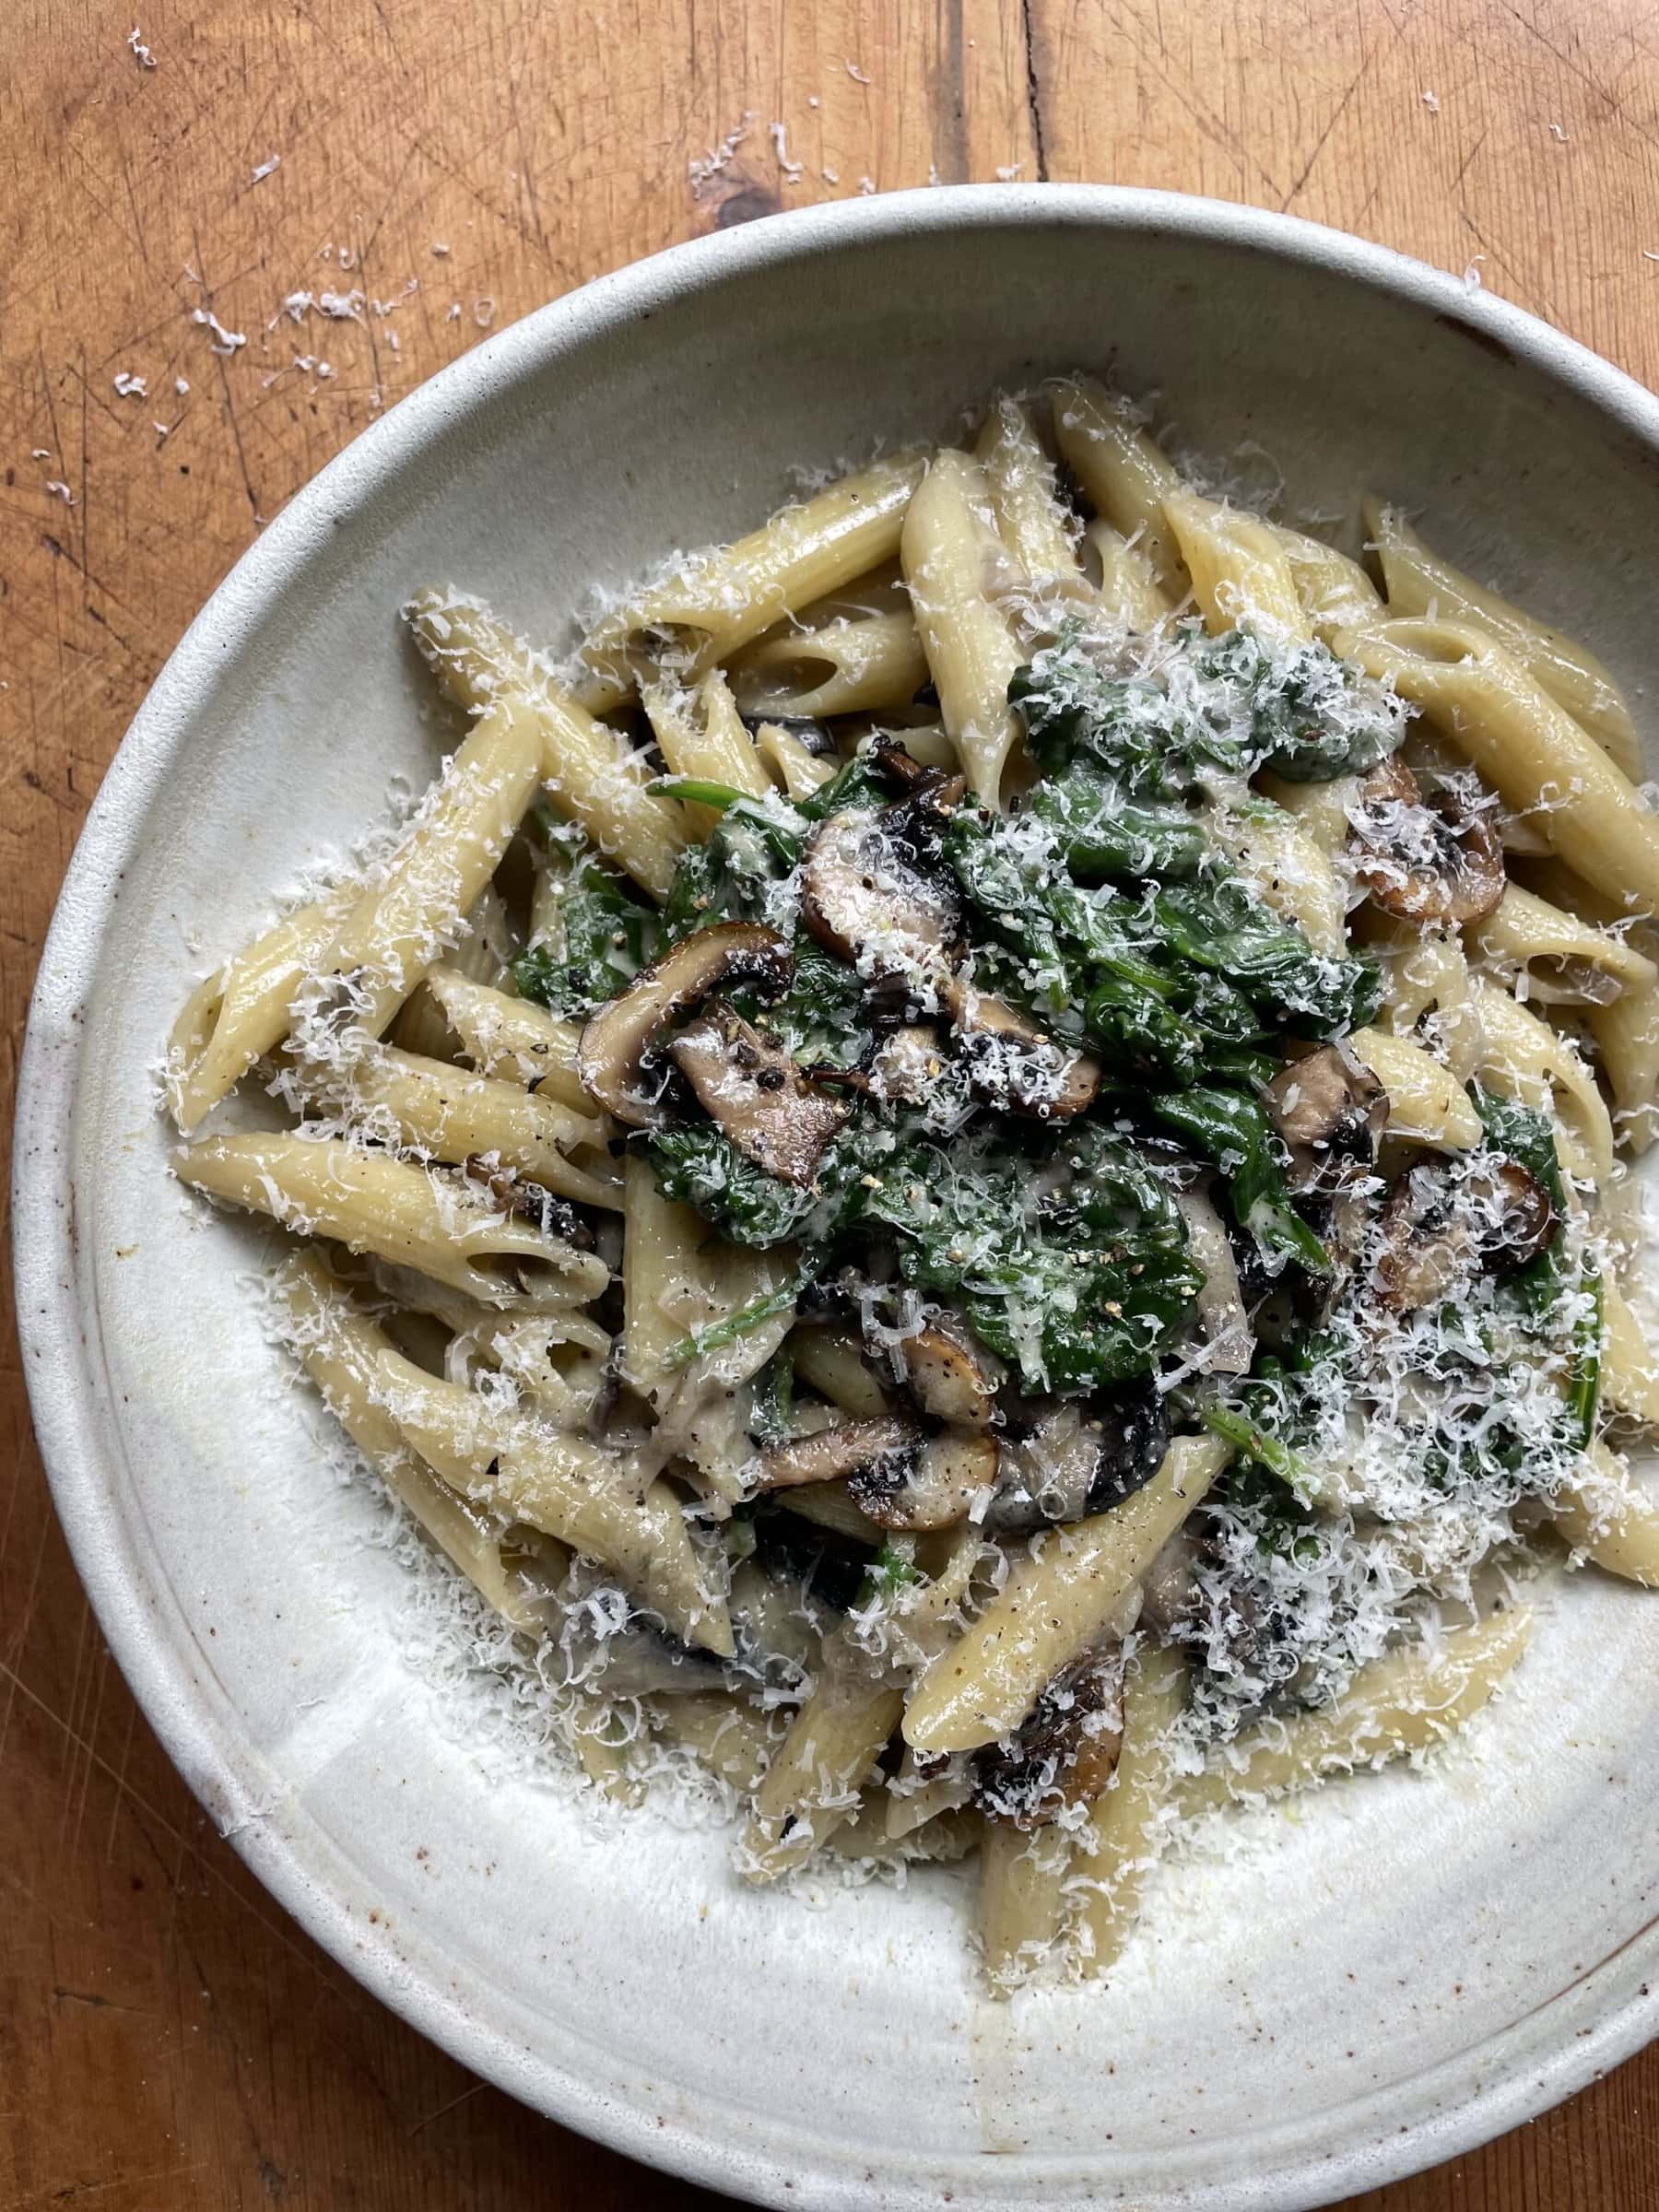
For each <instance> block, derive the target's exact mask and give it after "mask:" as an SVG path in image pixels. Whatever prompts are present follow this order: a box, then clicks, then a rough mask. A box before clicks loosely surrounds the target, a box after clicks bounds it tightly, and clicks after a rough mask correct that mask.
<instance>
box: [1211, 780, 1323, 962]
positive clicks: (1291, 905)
mask: <svg viewBox="0 0 1659 2212" xmlns="http://www.w3.org/2000/svg"><path fill="white" fill-rule="evenodd" d="M1206 829H1207V830H1208V833H1209V838H1210V841H1211V843H1212V844H1214V845H1215V846H1216V847H1217V849H1218V851H1219V852H1222V853H1226V854H1227V855H1228V857H1229V858H1230V860H1232V861H1233V862H1235V863H1236V865H1238V867H1239V869H1240V870H1241V873H1242V874H1243V875H1244V876H1246V877H1248V878H1249V880H1250V881H1251V882H1252V883H1253V885H1254V886H1255V888H1256V889H1257V890H1258V891H1259V892H1260V893H1261V895H1262V898H1263V900H1265V903H1266V904H1267V905H1268V906H1270V907H1272V908H1273V910H1274V912H1276V913H1279V914H1283V915H1284V917H1285V919H1286V920H1287V921H1288V922H1294V923H1295V924H1297V926H1298V928H1299V929H1300V930H1301V931H1302V932H1303V934H1304V935H1306V937H1307V938H1308V941H1309V943H1310V944H1312V947H1313V948H1314V950H1315V951H1316V952H1324V953H1328V954H1330V955H1331V956H1332V957H1333V958H1334V959H1340V958H1341V957H1342V955H1343V954H1344V953H1345V952H1346V951H1347V900H1346V899H1345V898H1344V896H1343V890H1342V886H1341V884H1340V883H1339V882H1338V881H1337V879H1336V871H1335V868H1334V867H1333V865H1332V864H1331V857H1330V854H1329V853H1327V852H1326V851H1325V849H1324V846H1323V845H1322V844H1321V842H1320V841H1319V840H1318V838H1317V837H1314V836H1312V835H1311V834H1310V832H1309V831H1308V830H1306V829H1305V828H1304V827H1303V825H1302V823H1301V821H1300V819H1299V818H1298V817H1297V816H1296V815H1294V814H1291V813H1288V812H1287V811H1286V809H1285V808H1283V807H1282V806H1275V805H1274V803H1273V802H1272V800H1270V799H1265V798H1261V797H1258V796H1256V795H1254V794H1252V795H1251V796H1250V797H1249V798H1248V799H1247V800H1246V802H1245V804H1244V805H1242V806H1216V807H1213V808H1211V809H1210V811H1209V813H1208V814H1207V815H1206Z"/></svg>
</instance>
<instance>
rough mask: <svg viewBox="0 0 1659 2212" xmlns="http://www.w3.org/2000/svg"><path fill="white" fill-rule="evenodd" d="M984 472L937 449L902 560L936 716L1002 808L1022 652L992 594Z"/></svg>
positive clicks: (995, 553)
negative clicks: (1012, 699)
mask: <svg viewBox="0 0 1659 2212" xmlns="http://www.w3.org/2000/svg"><path fill="white" fill-rule="evenodd" d="M987 516H988V494H987V492H986V488H985V481H984V477H982V475H981V473H980V471H979V469H978V468H977V467H976V466H975V465H974V464H973V463H972V462H971V461H970V460H968V459H967V457H966V456H965V455H964V454H961V453H951V452H948V451H947V452H945V453H935V456H934V459H933V463H932V465H931V466H930V467H929V469H928V472H927V475H926V476H925V477H924V479H923V481H922V483H921V485H920V486H919V487H918V488H917V491H916V495H915V497H914V499H913V500H912V501H911V504H910V512H908V513H907V514H906V516H905V518H904V535H903V538H902V540H901V541H900V559H902V561H903V563H904V576H905V582H907V583H908V584H909V586H910V592H911V605H912V609H913V611H914V614H915V620H916V628H917V630H918V631H919V632H920V634H921V639H922V643H923V647H924V651H925V653H926V654H927V665H928V667H929V668H930V669H931V671H932V673H933V680H934V683H935V686H936V688H937V690H938V694H939V712H940V715H941V717H942V719H943V721H944V724H945V727H946V730H947V732H948V734H949V736H950V740H951V743H952V744H953V745H954V746H955V747H956V750H957V754H958V757H959V759H960V761H961V765H962V771H963V773H964V774H965V775H966V776H967V778H968V782H969V784H970V786H971V789H972V791H973V792H974V794H975V795H976V796H977V797H979V798H981V799H982V800H983V801H984V802H985V804H986V805H987V806H997V805H998V804H999V802H1000V798H1001V793H1002V782H1003V774H1004V771H1005V770H1006V766H1007V762H1008V756H1009V754H1010V753H1011V752H1012V751H1013V750H1014V747H1015V746H1016V745H1017V743H1018V736H1019V730H1018V723H1017V722H1016V720H1015V717H1014V711H1013V709H1012V708H1011V707H1010V706H1009V704H1008V685H1009V683H1010V681H1011V680H1012V678H1013V676H1014V672H1015V670H1016V669H1017V668H1018V666H1019V665H1020V663H1021V661H1022V659H1023V658H1024V656H1023V654H1022V653H1020V650H1019V648H1018V645H1017V644H1016V643H1015V641H1014V635H1013V632H1012V631H1011V630H1010V629H1009V628H1008V625H1007V623H1006V620H1005V619H1004V618H1003V616H1002V613H1001V611H1000V609H999V608H998V606H996V604H995V601H994V598H993V597H992V595H991V585H992V582H993V580H994V576H995V573H996V567H997V563H998V561H999V560H1000V559H1001V553H1000V548H999V547H998V545H997V542H996V539H995V536H994V533H993V530H992V527H991V524H990V522H989V520H988V519H987Z"/></svg>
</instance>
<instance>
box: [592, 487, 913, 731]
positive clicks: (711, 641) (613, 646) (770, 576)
mask: <svg viewBox="0 0 1659 2212" xmlns="http://www.w3.org/2000/svg"><path fill="white" fill-rule="evenodd" d="M923 468H924V463H923V462H922V460H921V459H920V458H919V457H916V456H913V455H911V454H906V453H898V454H895V455H893V456H892V458H891V459H889V460H886V461H877V462H874V463H872V465H870V466H869V467H868V468H865V469H861V470H859V471H858V473H857V474H856V475H854V476H851V477H843V478H842V479H841V482H840V483H839V484H831V485H830V487H829V488H828V489H827V490H824V491H820V492H816V493H815V494H814V495H813V496H812V497H811V498H810V499H807V500H802V501H801V502H800V504H799V505H798V506H793V507H784V508H781V509H780V510H779V512H777V513H776V514H774V515H773V516H772V518H771V521H770V522H768V523H764V524H762V525H761V527H760V528H759V530H755V531H751V532H750V534H749V535H748V536H747V537H743V538H739V539H738V541H737V543H736V544H735V545H733V546H724V547H717V548H715V549H714V550H712V551H710V552H707V553H703V554H698V555H692V556H690V557H689V558H688V559H685V560H683V561H682V562H681V563H680V565H679V566H678V567H677V569H676V570H675V571H674V572H673V573H672V574H670V575H669V576H667V577H665V579H664V580H663V581H662V582H659V583H655V584H653V585H651V586H650V587H649V588H648V589H647V590H645V591H644V592H642V593H641V594H639V596H638V597H637V598H634V599H632V600H629V601H628V602H626V603H625V604H624V605H623V606H619V607H618V608H617V609H616V611H615V612H614V613H612V614H609V615H606V617H605V618H604V619H603V620H602V621H600V622H598V623H597V624H595V626H594V629H592V630H591V631H590V632H589V634H588V637H587V640H586V641H585V642H584V644H583V645H582V659H583V661H584V662H585V663H586V664H587V665H588V667H589V668H590V669H591V670H592V671H593V676H592V678H591V680H590V681H589V682H588V683H587V684H586V685H584V687H583V692H582V697H583V703H584V704H585V705H586V707H587V709H588V711H589V712H590V713H595V714H602V713H606V712H609V710H610V709H611V708H612V707H615V706H618V705H619V704H620V703H621V702H622V700H625V699H627V698H628V697H629V695H630V694H631V693H632V691H633V690H634V688H635V687H636V684H637V682H638V677H639V670H640V659H641V646H642V645H643V644H644V643H645V642H646V641H649V639H650V638H651V637H653V635H657V636H666V637H668V638H671V639H674V640H676V641H679V642H680V643H681V644H682V645H683V646H684V647H685V648H686V649H687V658H688V662H689V667H688V673H699V674H700V673H701V672H702V670H704V669H705V668H707V667H709V666H711V665H712V664H713V663H714V662H716V661H725V660H729V659H730V658H731V656H732V654H734V653H735V652H737V650H738V649H739V647H741V646H744V645H747V643H748V641H749V640H750V639H751V638H757V637H759V634H760V632H761V631H762V630H766V629H771V627H772V625H773V624H774V623H775V622H779V621H782V619H783V618H784V617H785V616H788V615H793V614H796V613H798V612H799V611H800V610H801V608H803V607H805V606H810V605H811V604H812V602H813V601H814V600H817V599H823V598H826V597H828V596H829V594H830V593H832V592H840V591H843V590H845V589H846V587H847V586H848V585H849V584H851V583H854V582H857V580H858V578H859V577H861V576H865V575H867V574H868V573H869V571H871V570H872V569H878V568H879V567H880V566H881V564H882V563H883V561H887V560H891V559H892V558H893V556H894V554H895V553H897V552H898V550H899V535H900V530H901V529H902V528H903V524H904V517H905V511H906V510H907V508H908V507H909V505H910V500H911V494H912V492H913V491H914V490H915V488H916V486H917V484H918V483H919V482H920V481H921V478H922V472H923Z"/></svg>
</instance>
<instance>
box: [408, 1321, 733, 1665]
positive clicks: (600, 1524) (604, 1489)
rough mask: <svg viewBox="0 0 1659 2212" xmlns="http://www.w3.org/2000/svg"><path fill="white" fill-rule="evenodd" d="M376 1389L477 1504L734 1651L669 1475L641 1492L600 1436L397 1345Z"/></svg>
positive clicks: (693, 1633) (679, 1625) (428, 1456)
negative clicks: (532, 1414) (496, 1395)
mask: <svg viewBox="0 0 1659 2212" xmlns="http://www.w3.org/2000/svg"><path fill="white" fill-rule="evenodd" d="M374 1387H375V1391H376V1394H377V1395H378V1396H379V1398H380V1401H381V1403H382V1405H383V1406H384V1407H385V1409H386V1411H387V1413H388V1414H390V1416H391V1417H392V1418H393V1420H394V1421H395V1422H396V1424H397V1428H398V1432H399V1433H400V1435H401V1436H402V1437H403V1439H404V1441H406V1443H407V1444H408V1445H409V1446H410V1448H411V1449H412V1450H414V1451H416V1452H418V1453H419V1454H420V1456H421V1458H422V1459H424V1460H425V1461H426V1463H427V1465H429V1466H430V1467H431V1468H432V1469H433V1470H434V1471H435V1472H436V1473H437V1474H439V1475H441V1476H442V1477H443V1478H444V1479H445V1480H446V1481H447V1482H450V1483H452V1484H453V1486H454V1487H455V1488H457V1489H460V1490H464V1491H465V1494H466V1495H467V1496H468V1497H469V1498H471V1499H472V1500H474V1502H475V1503H477V1504H480V1505H483V1506H486V1507H488V1509H489V1510H490V1511H491V1512H499V1513H500V1515H501V1516H502V1517H503V1518H504V1519H506V1520H509V1521H522V1522H524V1523H525V1524H527V1525H528V1526H529V1527H531V1528H537V1529H543V1530H545V1531H546V1532H547V1535H551V1536H557V1537H558V1538H559V1541H560V1542H561V1543H564V1544H568V1545H569V1546H570V1547H571V1549H572V1550H573V1551H580V1552H584V1553H586V1554H587V1556H588V1557H589V1558H590V1559H599V1560H602V1561H603V1562H604V1563H605V1564H606V1566H609V1567H614V1568H615V1569H616V1571H617V1572H618V1574H619V1575H620V1576H621V1577H622V1578H623V1580H624V1582H625V1583H627V1584H628V1586H629V1590H630V1591H631V1592H632V1593H633V1594H634V1595H635V1596H636V1597H638V1598H641V1599H642V1600H643V1602H644V1603H645V1605H646V1606H648V1607H649V1608H650V1609H651V1610H652V1611H653V1612H656V1613H660V1614H661V1615H662V1617H663V1619H664V1620H665V1622H666V1624H667V1626H668V1627H669V1628H670V1629H671V1630H673V1632H674V1634H675V1635H677V1636H679V1637H682V1638H683V1639H684V1640H685V1641H687V1642H688V1643H695V1644H698V1645H700V1646H701V1648H702V1649H703V1650H705V1651H711V1652H713V1653H716V1655H717V1656H719V1657H721V1658H725V1659H729V1658H730V1657H731V1656H732V1653H733V1651H734V1649H735V1646H734V1644H733V1641H732V1629H731V1622H730V1620H729V1619H728V1618H727V1615H726V1607H725V1600H724V1597H723V1596H720V1595H719V1594H716V1593H714V1592H712V1591H711V1590H710V1589H709V1588H708V1586H707V1583H706V1580H705V1577H704V1572H703V1568H702V1564H701V1562H700V1559H699V1556H698V1552H697V1547H696V1546H695V1545H694V1544H693V1543H692V1541H691V1538H690V1535H689V1534H688V1530H687V1527H686V1518H685V1514H684V1513H683V1512H682V1511H681V1509H680V1504H679V1500H677V1498H676V1497H675V1495H674V1493H673V1491H672V1490H671V1489H670V1488H668V1486H667V1484H666V1483H665V1482H654V1483H653V1484H652V1485H651V1487H650V1488H649V1489H648V1490H647V1491H646V1493H645V1496H644V1498H643V1500H640V1501H638V1502H636V1500H634V1498H633V1497H632V1496H631V1495H630V1494H629V1489H628V1487H627V1475H626V1470H625V1469H623V1468H622V1467H621V1466H620V1465H619V1464H618V1462H617V1461H616V1460H614V1459H613V1458H611V1457H610V1456H609V1455H608V1454H606V1453H604V1452H601V1451H600V1450H599V1448H598V1446H597V1445H596V1444H590V1443H587V1442H584V1441H583V1440H582V1438H580V1437H575V1436H567V1435H564V1434H563V1433H562V1432H561V1431H559V1430H556V1429H550V1428H548V1427H547V1425H546V1424H545V1423H543V1422H540V1421H535V1420H532V1419H530V1418H526V1417H525V1416H524V1414H522V1413H513V1412H507V1411H504V1410H502V1409H501V1408H500V1406H498V1405H496V1404H494V1403H492V1402H491V1401H489V1400H487V1399H485V1398H483V1397H480V1396H479V1395H478V1394H477V1392H476V1391H470V1390H467V1389H465V1388H464V1387H463V1386H462V1385H461V1384H460V1383H456V1382H441V1381H440V1380H439V1378H438V1377H437V1376H435V1375H429V1374H428V1373H427V1372H426V1371H425V1369H424V1368H418V1367H417V1366H416V1365H415V1364H414V1362H413V1361H412V1360H409V1359H405V1358H404V1357H403V1355H402V1354H401V1353H399V1352H392V1351H388V1352H382V1354H381V1356H380V1358H379V1359H377V1360H376V1362H375V1371H374Z"/></svg>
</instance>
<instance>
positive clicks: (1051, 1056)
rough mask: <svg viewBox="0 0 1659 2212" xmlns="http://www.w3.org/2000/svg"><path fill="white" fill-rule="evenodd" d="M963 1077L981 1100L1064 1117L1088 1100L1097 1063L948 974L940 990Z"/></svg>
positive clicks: (1052, 1118) (1094, 1091)
mask: <svg viewBox="0 0 1659 2212" xmlns="http://www.w3.org/2000/svg"><path fill="white" fill-rule="evenodd" d="M946 1000H947V1005H948V1006H949V1007H950V1014H951V1019H952V1020H953V1021H954V1022H955V1024H956V1028H957V1033H958V1035H959V1037H960V1039H961V1041H962V1055H963V1058H964V1059H965V1060H966V1062H967V1064H968V1080H969V1082H970V1084H971V1086H972V1088H973V1090H974V1092H975V1094H976V1096H978V1097H980V1098H982V1099H983V1100H985V1101H986V1102H987V1104H990V1105H993V1106H999V1107H1001V1108H1003V1109H1004V1110H1005V1111H1006V1112H1012V1113H1023V1114H1030V1115H1031V1116H1033V1117H1034V1118H1035V1119H1037V1120H1039V1121H1044V1122H1069V1121H1073V1120H1075V1119H1076V1118H1077V1115H1078V1114H1080V1113H1083V1112H1087V1110H1088V1108H1089V1107H1090V1106H1092V1105H1093V1103H1094V1101H1095V1099H1096V1097H1097V1096H1098V1094H1099V1092H1100V1062H1099V1061H1098V1060H1091V1059H1090V1058H1089V1056H1088V1053H1080V1052H1077V1051H1076V1050H1074V1049H1073V1048H1072V1047H1070V1046H1068V1045H1063V1044H1058V1043H1056V1042H1055V1041H1054V1040H1053V1038H1052V1037H1051V1036H1049V1035H1048V1033H1047V1032H1046V1031H1045V1030H1040V1029H1039V1028H1038V1027H1037V1025H1036V1023H1035V1022H1033V1021H1030V1020H1028V1019H1027V1018H1026V1017H1025V1015H1023V1014H1021V1013H1019V1012H1018V1011H1017V1010H1016V1009H1015V1008H1014V1007H1013V1006H1009V1004H1008V1002H1007V1001H1006V999H1004V998H998V997H997V996H996V994H995V993H994V992H990V991H981V990H979V989H978V988H976V986H975V985H974V984H973V983H971V982H969V981H968V980H967V979H966V978H965V977H962V976H953V977H952V978H951V980H950V983H949V986H948V987H947V992H946Z"/></svg>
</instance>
